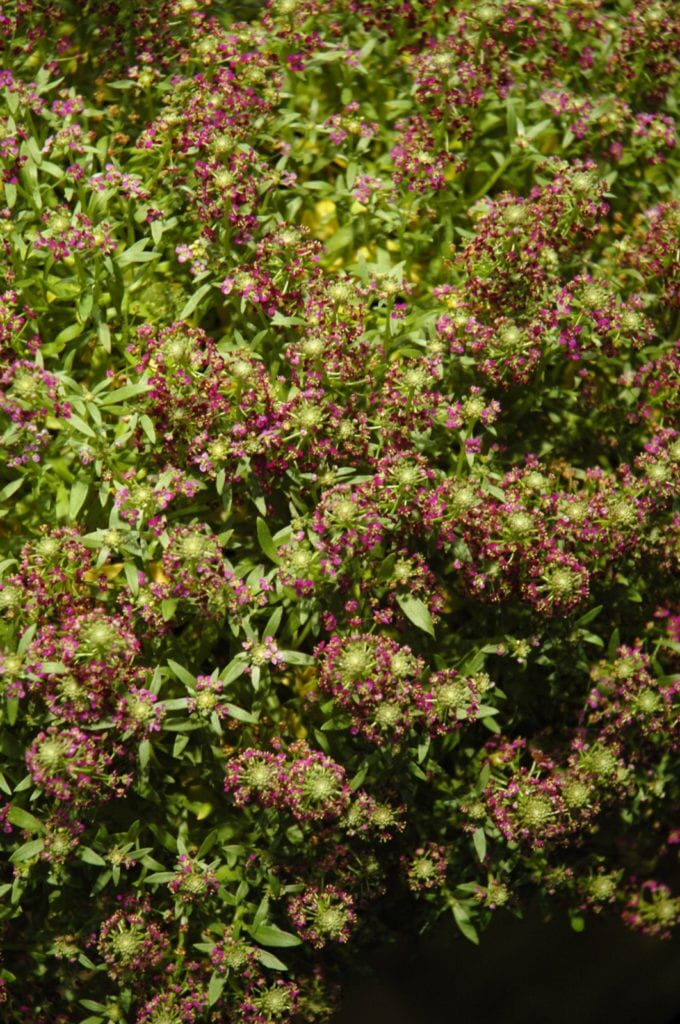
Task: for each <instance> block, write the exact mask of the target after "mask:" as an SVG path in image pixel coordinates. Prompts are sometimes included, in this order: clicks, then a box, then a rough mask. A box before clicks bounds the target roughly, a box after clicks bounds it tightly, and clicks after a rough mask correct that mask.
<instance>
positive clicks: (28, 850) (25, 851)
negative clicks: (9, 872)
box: [10, 839, 44, 864]
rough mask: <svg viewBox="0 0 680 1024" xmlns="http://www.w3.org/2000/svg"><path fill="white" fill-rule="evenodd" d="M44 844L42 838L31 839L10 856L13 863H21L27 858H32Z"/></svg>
mask: <svg viewBox="0 0 680 1024" xmlns="http://www.w3.org/2000/svg"><path fill="white" fill-rule="evenodd" d="M43 846H44V842H43V840H42V839H30V840H29V841H28V842H27V843H24V844H23V846H20V847H19V849H18V850H15V851H14V853H13V854H12V856H11V857H10V863H11V864H21V863H22V862H23V861H25V860H31V859H32V858H33V857H35V856H36V855H37V854H38V853H40V851H41V850H42V848H43Z"/></svg>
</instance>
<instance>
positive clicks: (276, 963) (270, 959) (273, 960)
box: [257, 949, 288, 971]
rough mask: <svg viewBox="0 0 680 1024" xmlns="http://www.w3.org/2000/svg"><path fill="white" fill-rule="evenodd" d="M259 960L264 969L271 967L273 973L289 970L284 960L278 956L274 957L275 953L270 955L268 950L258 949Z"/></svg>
mask: <svg viewBox="0 0 680 1024" xmlns="http://www.w3.org/2000/svg"><path fill="white" fill-rule="evenodd" d="M257 959H258V960H259V961H260V963H261V964H262V965H263V966H264V967H271V969H272V970H273V971H287V970H288V968H287V967H286V965H285V964H284V962H283V960H279V958H278V956H274V954H273V953H269V952H268V951H267V950H266V949H258V951H257Z"/></svg>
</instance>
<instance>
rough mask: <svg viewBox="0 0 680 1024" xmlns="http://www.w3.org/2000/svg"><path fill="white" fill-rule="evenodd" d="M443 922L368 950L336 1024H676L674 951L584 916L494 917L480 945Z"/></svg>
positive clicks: (673, 945) (679, 979)
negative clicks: (580, 925)
mask: <svg viewBox="0 0 680 1024" xmlns="http://www.w3.org/2000/svg"><path fill="white" fill-rule="evenodd" d="M455 932H456V929H455V925H454V923H453V921H450V922H449V921H445V920H442V921H441V922H440V923H439V925H438V926H437V927H436V928H435V929H434V930H433V931H432V932H430V933H429V934H428V935H426V936H423V937H422V938H420V939H418V940H415V941H414V942H412V943H410V944H409V945H402V946H392V947H390V948H383V949H380V950H375V951H374V953H373V954H372V955H370V956H369V957H367V958H366V963H365V966H364V967H362V968H360V969H359V970H357V971H356V972H355V974H354V975H353V976H352V977H351V978H349V979H348V981H347V984H346V987H345V994H344V999H343V1004H342V1007H341V1009H340V1012H339V1013H338V1014H337V1015H336V1016H335V1018H334V1024H454V1022H458V1021H461V1022H463V1021H464V1022H465V1024H468V1022H469V1024H680V942H678V941H672V942H659V941H658V940H654V939H649V938H646V937H644V936H640V935H637V934H634V933H632V932H630V931H628V930H627V929H625V928H624V927H623V925H621V924H620V923H619V922H617V921H616V920H599V919H593V917H590V918H589V919H588V922H587V925H586V929H585V931H584V932H581V933H579V934H577V933H576V932H574V931H573V930H572V929H571V927H570V924H569V920H568V918H567V916H566V914H564V915H563V916H559V917H557V916H556V917H555V918H554V919H553V920H552V921H550V922H548V923H545V922H544V921H543V920H542V918H541V916H540V915H539V913H538V911H536V910H533V911H529V912H528V913H527V915H526V916H525V918H524V919H523V920H522V921H519V920H517V919H516V918H514V917H512V916H511V915H510V914H499V915H498V916H497V918H496V920H495V921H494V922H493V923H492V924H491V926H490V927H489V929H488V930H487V932H485V933H484V935H482V938H481V944H480V945H479V946H473V945H471V944H470V943H469V942H466V941H465V940H464V939H461V940H460V941H459V940H458V939H457V938H456V937H455Z"/></svg>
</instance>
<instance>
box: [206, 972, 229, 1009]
mask: <svg viewBox="0 0 680 1024" xmlns="http://www.w3.org/2000/svg"><path fill="white" fill-rule="evenodd" d="M226 983H227V979H226V977H223V976H222V975H219V974H213V975H211V978H210V982H209V984H208V1006H214V1005H215V1003H216V1002H217V1000H218V999H219V998H220V996H221V995H222V992H223V990H224V986H225V985H226Z"/></svg>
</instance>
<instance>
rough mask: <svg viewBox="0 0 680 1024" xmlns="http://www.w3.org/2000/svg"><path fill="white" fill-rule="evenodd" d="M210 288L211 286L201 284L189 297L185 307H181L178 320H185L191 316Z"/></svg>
mask: <svg viewBox="0 0 680 1024" xmlns="http://www.w3.org/2000/svg"><path fill="white" fill-rule="evenodd" d="M211 287H212V286H211V285H209V284H202V285H201V287H200V288H198V289H197V290H196V291H195V292H194V294H193V295H192V296H191V298H190V299H189V301H188V302H187V303H186V305H185V306H183V307H182V309H181V310H180V314H179V318H178V319H180V320H186V319H187V317H189V316H191V314H192V313H193V311H194V310H195V309H196V307H197V306H198V304H199V302H200V301H201V299H202V298H204V297H205V296H206V295H207V294H208V292H209V291H210V288H211Z"/></svg>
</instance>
